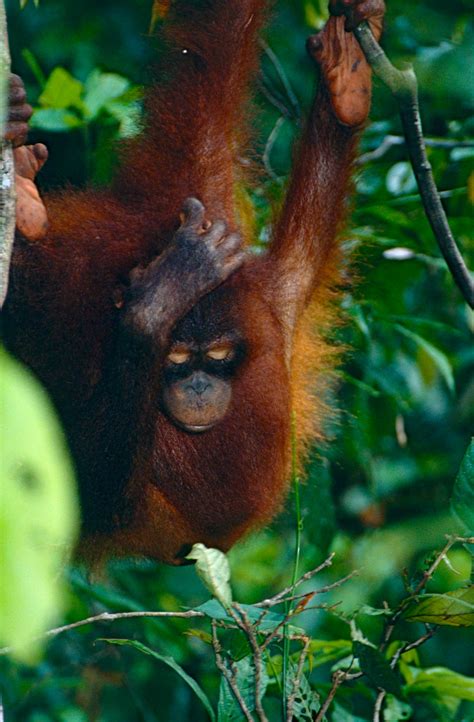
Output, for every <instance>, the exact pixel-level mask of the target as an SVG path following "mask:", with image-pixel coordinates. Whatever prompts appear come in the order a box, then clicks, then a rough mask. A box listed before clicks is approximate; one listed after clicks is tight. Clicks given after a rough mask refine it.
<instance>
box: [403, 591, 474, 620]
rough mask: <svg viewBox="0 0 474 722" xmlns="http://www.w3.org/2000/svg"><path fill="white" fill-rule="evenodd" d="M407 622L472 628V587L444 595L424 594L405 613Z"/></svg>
mask: <svg viewBox="0 0 474 722" xmlns="http://www.w3.org/2000/svg"><path fill="white" fill-rule="evenodd" d="M405 619H406V620H407V621H409V622H425V623H429V624H441V625H446V626H452V627H473V626H474V586H469V587H467V588H466V589H456V590H455V591H454V592H447V593H446V594H425V595H424V596H423V597H422V598H421V599H420V601H419V602H416V603H415V604H413V605H411V606H410V607H409V609H408V611H407V612H406V613H405Z"/></svg>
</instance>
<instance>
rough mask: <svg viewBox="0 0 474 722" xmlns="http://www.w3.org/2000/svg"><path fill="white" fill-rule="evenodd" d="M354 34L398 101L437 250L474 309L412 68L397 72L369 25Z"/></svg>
mask: <svg viewBox="0 0 474 722" xmlns="http://www.w3.org/2000/svg"><path fill="white" fill-rule="evenodd" d="M354 34H355V36H356V38H357V40H358V41H359V43H360V46H361V48H362V50H363V52H364V54H365V56H366V58H367V61H368V62H369V63H370V65H371V66H372V69H373V71H374V73H375V74H376V75H377V76H378V77H379V78H381V80H382V81H383V82H384V83H386V85H388V87H389V88H390V90H391V91H392V93H393V94H394V95H395V97H396V98H397V100H398V104H399V111H400V117H401V120H402V125H403V130H404V133H405V138H406V142H407V148H408V153H409V155H410V160H411V163H412V166H413V170H414V172H415V176H416V180H417V183H418V188H419V191H420V195H421V199H422V202H423V206H424V208H425V212H426V215H427V218H428V221H429V223H430V225H431V228H432V230H433V233H434V235H435V238H436V240H437V243H438V246H439V248H440V250H441V253H442V254H443V256H444V259H445V261H446V263H447V265H448V268H449V270H450V271H451V275H452V276H453V278H454V280H455V282H456V284H457V286H458V288H459V290H460V291H461V293H462V295H463V297H464V299H465V300H466V302H467V303H468V304H469V306H470V307H471V308H474V280H473V279H472V277H471V274H470V272H469V270H468V269H467V267H466V265H465V263H464V259H463V257H462V255H461V253H460V251H459V249H458V247H457V245H456V241H455V240H454V237H453V235H452V233H451V229H450V227H449V224H448V219H447V217H446V213H445V211H444V208H443V206H442V203H441V200H440V197H439V194H438V189H437V188H436V184H435V181H434V177H433V171H432V168H431V165H430V162H429V160H428V156H427V153H426V147H425V144H424V140H423V130H422V125H421V117H420V111H419V103H418V84H417V80H416V75H415V73H414V71H413V69H412V68H411V67H407V68H406V69H404V70H398V69H397V68H395V66H394V65H392V63H391V62H390V61H389V59H388V58H387V56H386V55H385V53H384V52H383V50H382V48H381V47H380V45H379V44H378V43H377V41H376V40H375V38H374V36H373V34H372V32H371V30H370V28H369V25H368V24H367V23H365V22H364V23H361V24H360V25H359V26H358V27H356V28H355V29H354Z"/></svg>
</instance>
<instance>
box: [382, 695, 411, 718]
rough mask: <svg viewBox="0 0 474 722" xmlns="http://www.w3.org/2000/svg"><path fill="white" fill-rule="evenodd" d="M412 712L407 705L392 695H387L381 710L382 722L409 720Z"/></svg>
mask: <svg viewBox="0 0 474 722" xmlns="http://www.w3.org/2000/svg"><path fill="white" fill-rule="evenodd" d="M412 712H413V710H412V708H411V707H410V705H409V704H407V703H406V702H401V701H400V700H399V699H397V698H396V697H394V696H393V694H387V696H386V698H385V704H384V709H383V719H384V722H401V720H404V719H410V718H411V715H412Z"/></svg>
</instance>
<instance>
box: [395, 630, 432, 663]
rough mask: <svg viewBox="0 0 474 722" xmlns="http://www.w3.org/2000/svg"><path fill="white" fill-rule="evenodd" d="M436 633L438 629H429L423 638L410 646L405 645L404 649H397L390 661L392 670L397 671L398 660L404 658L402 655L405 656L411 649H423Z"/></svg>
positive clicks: (409, 644)
mask: <svg viewBox="0 0 474 722" xmlns="http://www.w3.org/2000/svg"><path fill="white" fill-rule="evenodd" d="M435 632H436V627H428V631H427V632H426V634H424V635H423V636H422V637H419V638H418V639H417V640H415V641H414V642H410V643H408V644H404V645H403V647H400V648H399V649H397V651H396V652H395V654H394V655H393V657H392V659H391V660H390V667H391V668H392V669H395V667H396V666H397V664H398V660H399V659H400V657H401V656H402V654H405V652H409V651H410V650H411V649H416V648H417V647H421V645H422V644H424V643H425V642H427V641H428V640H429V639H431V637H432V636H433V634H434V633H435Z"/></svg>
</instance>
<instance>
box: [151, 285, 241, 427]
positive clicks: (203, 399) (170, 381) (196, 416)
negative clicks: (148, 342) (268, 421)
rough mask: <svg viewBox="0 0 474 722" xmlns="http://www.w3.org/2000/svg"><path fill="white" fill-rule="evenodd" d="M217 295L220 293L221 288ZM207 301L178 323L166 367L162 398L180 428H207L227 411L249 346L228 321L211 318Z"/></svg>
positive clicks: (164, 405) (168, 412)
mask: <svg viewBox="0 0 474 722" xmlns="http://www.w3.org/2000/svg"><path fill="white" fill-rule="evenodd" d="M217 293H218V294H219V295H220V293H219V292H217ZM206 305H207V304H206V301H205V299H203V300H202V301H201V303H200V304H198V306H197V307H195V308H194V309H193V310H192V311H191V312H190V313H189V314H188V315H187V316H186V317H185V318H184V319H183V321H182V322H180V323H179V324H178V326H177V327H176V329H175V330H174V332H173V335H172V341H171V345H170V348H169V351H168V353H167V356H166V360H165V363H164V367H163V375H162V392H161V402H162V405H163V408H164V411H165V412H166V414H167V415H168V416H169V417H170V418H171V420H172V421H173V423H175V424H176V425H177V426H179V427H180V428H182V429H184V430H185V431H188V432H192V433H199V432H204V431H207V430H208V429H210V428H212V427H213V426H215V425H216V424H218V423H219V421H221V420H222V419H223V418H224V416H225V415H226V413H227V411H228V409H229V406H230V404H231V400H232V378H233V376H234V375H235V373H236V372H237V370H238V368H239V366H240V364H241V363H242V361H243V358H244V356H245V344H244V342H243V339H242V337H241V335H240V334H239V332H238V331H236V329H235V328H232V324H231V322H230V320H228V319H226V318H225V317H224V315H223V317H222V318H220V319H219V318H216V314H215V311H214V314H213V315H212V316H210V317H209V316H208V314H207V313H206Z"/></svg>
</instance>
